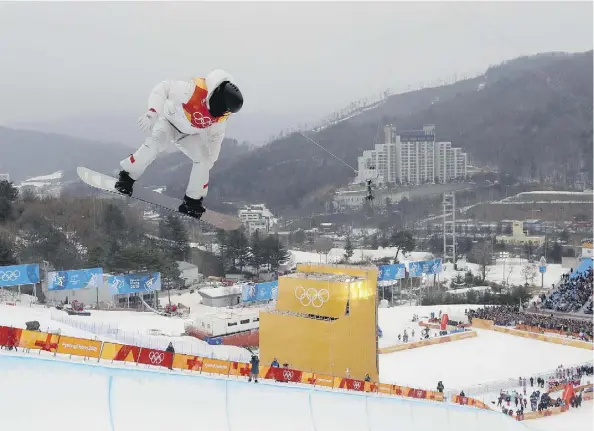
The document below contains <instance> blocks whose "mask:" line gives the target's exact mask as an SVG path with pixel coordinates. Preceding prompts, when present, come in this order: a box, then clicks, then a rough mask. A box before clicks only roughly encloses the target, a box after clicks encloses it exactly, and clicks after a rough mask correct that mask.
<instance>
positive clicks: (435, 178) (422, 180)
mask: <svg viewBox="0 0 594 431" xmlns="http://www.w3.org/2000/svg"><path fill="white" fill-rule="evenodd" d="M384 134H385V142H384V143H382V144H377V145H376V146H375V149H373V150H366V151H363V155H362V156H361V157H359V159H358V168H359V171H358V175H357V178H356V179H355V181H354V182H355V183H363V182H365V181H366V180H368V179H373V180H374V182H375V183H376V184H378V185H381V184H385V183H392V184H407V185H419V184H426V183H433V182H441V183H445V182H447V181H449V180H451V179H455V178H464V177H466V164H467V156H466V153H463V152H462V149H461V148H452V143H451V142H435V126H434V125H426V126H423V129H421V130H409V131H401V132H399V131H398V130H397V129H396V127H395V126H386V127H385V128H384Z"/></svg>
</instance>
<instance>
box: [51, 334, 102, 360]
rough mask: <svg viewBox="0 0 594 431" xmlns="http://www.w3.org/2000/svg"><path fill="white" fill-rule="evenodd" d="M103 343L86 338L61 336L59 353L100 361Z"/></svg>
mask: <svg viewBox="0 0 594 431" xmlns="http://www.w3.org/2000/svg"><path fill="white" fill-rule="evenodd" d="M101 344H102V342H101V341H97V340H87V339H86V338H75V337H65V336H63V335H62V336H60V340H59V341H58V350H57V352H58V353H63V354H65V355H73V356H85V357H87V358H97V359H99V354H100V353H101Z"/></svg>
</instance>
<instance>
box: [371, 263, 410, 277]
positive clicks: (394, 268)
mask: <svg viewBox="0 0 594 431" xmlns="http://www.w3.org/2000/svg"><path fill="white" fill-rule="evenodd" d="M405 276H406V270H405V266H404V264H403V263H397V264H395V265H381V266H379V267H378V272H377V281H390V280H400V279H402V278H404V277H405Z"/></svg>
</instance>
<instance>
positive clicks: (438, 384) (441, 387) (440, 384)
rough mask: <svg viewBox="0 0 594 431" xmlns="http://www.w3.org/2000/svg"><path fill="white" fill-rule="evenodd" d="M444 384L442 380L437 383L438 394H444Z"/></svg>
mask: <svg viewBox="0 0 594 431" xmlns="http://www.w3.org/2000/svg"><path fill="white" fill-rule="evenodd" d="M443 388H444V386H443V382H442V381H441V380H440V381H439V382H437V392H443Z"/></svg>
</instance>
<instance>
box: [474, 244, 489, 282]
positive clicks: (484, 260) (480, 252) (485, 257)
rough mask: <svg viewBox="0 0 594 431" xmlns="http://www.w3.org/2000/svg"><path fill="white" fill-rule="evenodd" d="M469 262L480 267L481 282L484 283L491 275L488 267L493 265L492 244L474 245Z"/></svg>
mask: <svg viewBox="0 0 594 431" xmlns="http://www.w3.org/2000/svg"><path fill="white" fill-rule="evenodd" d="M468 261H469V262H472V263H476V264H478V265H479V268H480V273H481V282H483V283H484V281H485V279H486V278H487V274H488V273H489V268H488V266H489V265H491V264H492V263H493V257H492V256H491V244H490V243H489V242H488V241H485V242H482V243H477V244H474V245H473V246H472V250H471V251H470V254H469V256H468Z"/></svg>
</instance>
